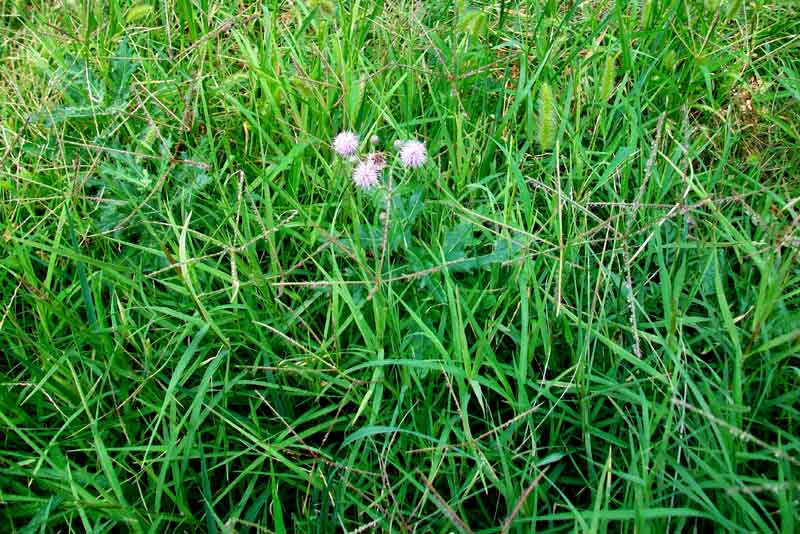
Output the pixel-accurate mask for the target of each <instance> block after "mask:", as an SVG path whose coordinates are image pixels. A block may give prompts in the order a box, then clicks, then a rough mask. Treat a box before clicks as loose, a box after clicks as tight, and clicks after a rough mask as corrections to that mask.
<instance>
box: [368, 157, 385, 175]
mask: <svg viewBox="0 0 800 534" xmlns="http://www.w3.org/2000/svg"><path fill="white" fill-rule="evenodd" d="M367 161H368V162H369V163H372V164H373V165H375V168H376V169H378V171H379V172H380V171H382V170H383V169H385V168H386V157H385V156H384V155H383V152H372V153H370V154H369V155H367Z"/></svg>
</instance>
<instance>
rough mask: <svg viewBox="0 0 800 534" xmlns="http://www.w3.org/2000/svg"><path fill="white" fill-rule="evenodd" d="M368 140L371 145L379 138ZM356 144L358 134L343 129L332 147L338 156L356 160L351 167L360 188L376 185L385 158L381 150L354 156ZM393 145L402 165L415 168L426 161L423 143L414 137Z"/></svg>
mask: <svg viewBox="0 0 800 534" xmlns="http://www.w3.org/2000/svg"><path fill="white" fill-rule="evenodd" d="M369 141H370V144H371V145H377V144H378V142H379V141H380V140H379V139H378V137H377V136H374V135H373V136H372V137H371V138H370V140H369ZM358 144H359V138H358V135H356V134H355V133H353V132H351V131H347V130H345V131H343V132H340V133H339V134H338V135H337V136H336V137H334V138H333V143H332V147H333V150H334V152H336V153H337V154H339V155H340V156H342V157H345V158H348V159H350V160H352V161H354V162H357V163H356V166H355V167H354V168H353V182H354V183H355V184H356V185H357V186H358V187H360V188H361V189H370V188H372V187H375V186H376V185H378V183H379V181H380V176H381V171H382V170H383V169H384V168H385V167H386V158H385V156H384V155H383V153H382V152H371V153H369V154H367V156H366V158H365V159H363V160H361V159H359V158H358V156H356V153H357V152H358ZM394 147H395V149H396V150H397V151H398V152H399V155H400V162H401V163H402V164H403V166H404V167H407V168H409V169H416V168H419V167H422V166H423V165H424V164H425V162H427V161H428V151H427V149H426V148H425V144H424V143H422V142H420V141H417V140H416V139H410V140H408V141H399V140H398V141H395V143H394Z"/></svg>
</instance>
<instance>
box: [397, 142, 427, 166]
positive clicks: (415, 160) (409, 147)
mask: <svg viewBox="0 0 800 534" xmlns="http://www.w3.org/2000/svg"><path fill="white" fill-rule="evenodd" d="M427 160H428V152H427V150H425V145H424V144H422V143H420V142H419V141H415V140H411V141H406V142H405V143H403V146H402V147H401V148H400V161H402V162H403V165H405V166H406V167H411V168H412V169H415V168H417V167H421V166H422V165H424V164H425V162H426V161H427Z"/></svg>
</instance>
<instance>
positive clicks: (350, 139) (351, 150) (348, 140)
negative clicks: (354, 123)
mask: <svg viewBox="0 0 800 534" xmlns="http://www.w3.org/2000/svg"><path fill="white" fill-rule="evenodd" d="M333 149H334V150H335V151H336V153H337V154H339V155H340V156H351V155H353V154H355V153H356V150H358V136H357V135H356V134H354V133H353V132H350V131H347V130H345V131H344V132H340V133H339V134H338V135H337V136H336V137H334V138H333Z"/></svg>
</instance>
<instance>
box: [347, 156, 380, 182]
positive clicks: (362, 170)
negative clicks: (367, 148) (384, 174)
mask: <svg viewBox="0 0 800 534" xmlns="http://www.w3.org/2000/svg"><path fill="white" fill-rule="evenodd" d="M379 174H380V169H379V168H378V166H377V165H375V163H374V162H373V161H372V160H370V159H367V160H365V161H362V162H359V164H358V165H356V168H355V169H353V182H355V184H356V185H357V186H358V187H360V188H361V189H369V188H371V187H374V186H376V185H378V175H379Z"/></svg>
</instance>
